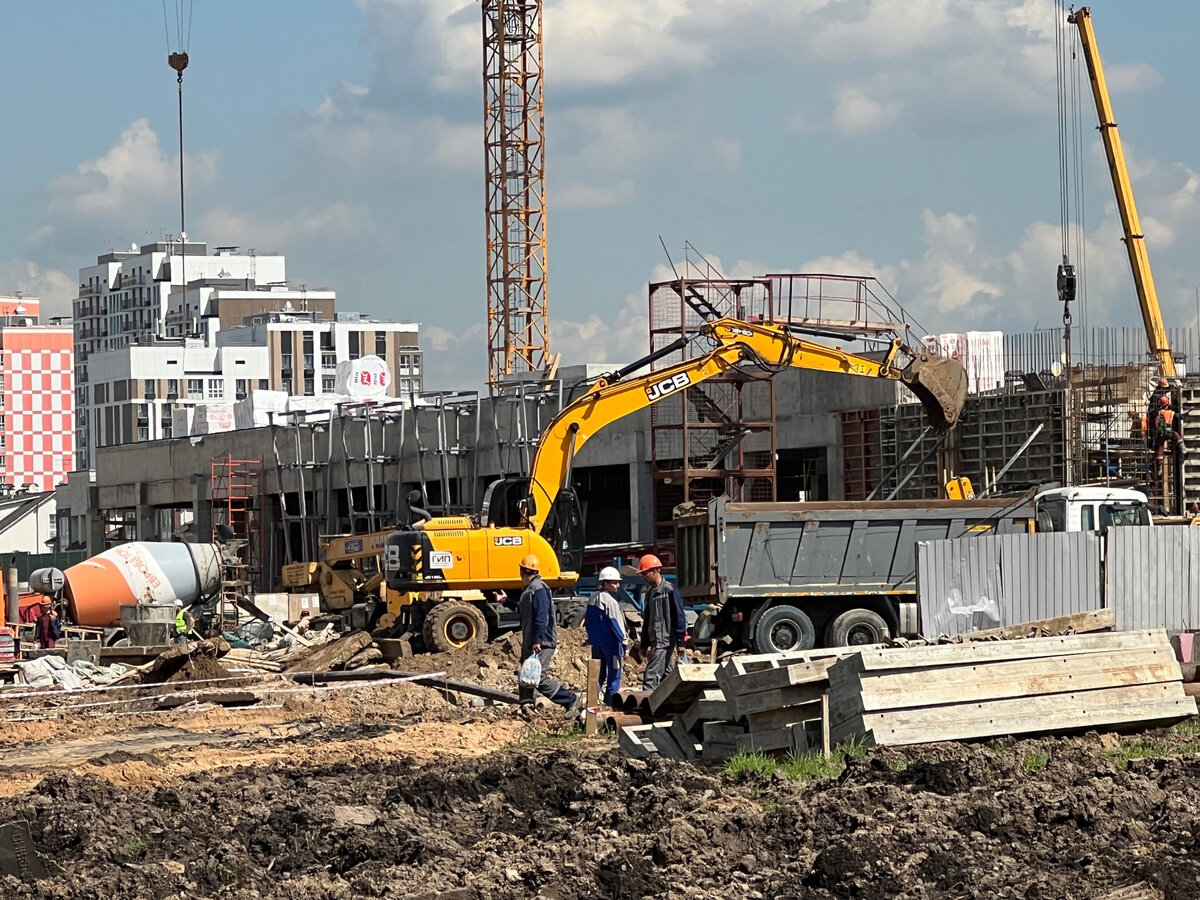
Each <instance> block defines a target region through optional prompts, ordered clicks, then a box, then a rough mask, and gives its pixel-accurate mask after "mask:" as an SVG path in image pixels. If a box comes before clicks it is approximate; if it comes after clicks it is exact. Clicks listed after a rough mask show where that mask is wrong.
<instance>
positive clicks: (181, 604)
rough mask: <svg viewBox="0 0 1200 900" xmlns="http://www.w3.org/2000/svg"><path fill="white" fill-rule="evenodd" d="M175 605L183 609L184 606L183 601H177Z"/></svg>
mask: <svg viewBox="0 0 1200 900" xmlns="http://www.w3.org/2000/svg"><path fill="white" fill-rule="evenodd" d="M175 605H176V606H180V607H181V606H183V601H182V600H176V601H175Z"/></svg>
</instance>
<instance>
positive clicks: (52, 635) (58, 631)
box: [36, 599, 63, 650]
mask: <svg viewBox="0 0 1200 900" xmlns="http://www.w3.org/2000/svg"><path fill="white" fill-rule="evenodd" d="M36 630H37V642H38V646H39V647H40V648H41V649H43V650H53V649H54V642H55V641H57V640H58V639H59V638H61V637H62V636H63V630H62V622H60V621H59V618H58V610H56V609H55V608H54V605H53V604H52V603H51V602H50V601H49V600H48V599H47V600H43V601H42V614H41V615H40V616H39V617H38V620H37V626H36Z"/></svg>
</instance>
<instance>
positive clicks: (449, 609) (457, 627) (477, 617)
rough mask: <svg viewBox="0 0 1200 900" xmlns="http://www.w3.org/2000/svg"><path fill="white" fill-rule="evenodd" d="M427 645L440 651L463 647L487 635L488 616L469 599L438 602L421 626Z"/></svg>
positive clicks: (479, 642) (426, 646)
mask: <svg viewBox="0 0 1200 900" xmlns="http://www.w3.org/2000/svg"><path fill="white" fill-rule="evenodd" d="M421 631H422V635H423V636H424V638H425V648H426V649H427V650H434V651H440V652H443V653H445V652H449V651H452V650H462V649H464V648H466V647H470V646H472V645H475V644H482V643H483V642H484V641H485V640H486V639H487V633H488V627H487V620H486V619H484V617H483V613H481V612H480V611H479V610H478V609H476V608H475V607H474V606H472V605H471V604H469V603H451V602H442V603H436V604H434V606H433V608H432V609H431V610H429V613H428V614H427V615H426V616H425V627H424V628H423V629H422V630H421Z"/></svg>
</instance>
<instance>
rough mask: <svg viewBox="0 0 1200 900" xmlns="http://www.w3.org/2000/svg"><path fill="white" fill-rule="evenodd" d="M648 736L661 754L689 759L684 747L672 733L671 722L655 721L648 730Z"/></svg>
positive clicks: (673, 757) (671, 757) (670, 757)
mask: <svg viewBox="0 0 1200 900" xmlns="http://www.w3.org/2000/svg"><path fill="white" fill-rule="evenodd" d="M647 736H648V737H649V738H650V743H652V744H653V745H654V747H655V749H657V750H658V752H659V755H660V756H664V757H666V758H667V759H680V760H685V759H687V756H686V755H685V754H684V752H683V748H682V747H680V746H679V742H678V741H677V740H675V736H674V735H672V734H671V723H670V722H655V723H654V726H653V727H652V728H651V729H650V731H648V732H647Z"/></svg>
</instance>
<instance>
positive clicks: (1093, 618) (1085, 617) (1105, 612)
mask: <svg viewBox="0 0 1200 900" xmlns="http://www.w3.org/2000/svg"><path fill="white" fill-rule="evenodd" d="M1116 627H1117V614H1116V611H1115V610H1112V609H1093V610H1090V611H1089V612H1082V613H1075V614H1074V615H1070V616H1057V617H1055V618H1053V619H1038V620H1036V621H1033V622H1021V623H1020V624H1018V625H1008V626H1006V627H1004V628H988V629H985V630H983V631H971V632H968V633H967V634H964V635H963V639H964V640H968V641H982V640H990V639H992V638H1003V639H1006V640H1007V639H1012V638H1025V637H1028V636H1029V635H1030V634H1032V633H1034V632H1042V631H1044V632H1046V633H1047V634H1065V633H1066V632H1068V631H1071V632H1074V633H1075V634H1087V633H1088V632H1095V631H1105V630H1109V631H1111V630H1112V629H1114V628H1116Z"/></svg>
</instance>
